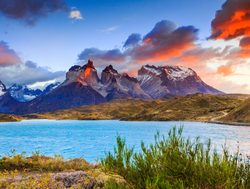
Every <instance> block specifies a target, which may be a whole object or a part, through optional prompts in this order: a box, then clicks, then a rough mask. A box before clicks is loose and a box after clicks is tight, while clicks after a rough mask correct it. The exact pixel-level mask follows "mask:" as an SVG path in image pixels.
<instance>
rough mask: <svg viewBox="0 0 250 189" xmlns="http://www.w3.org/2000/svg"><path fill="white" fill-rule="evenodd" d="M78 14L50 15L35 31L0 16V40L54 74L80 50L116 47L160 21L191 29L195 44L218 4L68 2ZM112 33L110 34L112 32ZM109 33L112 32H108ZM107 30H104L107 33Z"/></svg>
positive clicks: (206, 31) (138, 0)
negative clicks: (195, 34) (195, 35)
mask: <svg viewBox="0 0 250 189" xmlns="http://www.w3.org/2000/svg"><path fill="white" fill-rule="evenodd" d="M66 2H67V4H68V6H69V7H75V8H77V9H78V10H80V11H81V13H82V16H83V17H84V19H83V20H78V21H77V20H75V21H73V20H70V19H68V13H67V12H55V13H53V14H51V15H49V17H45V18H41V19H39V20H38V21H37V23H36V24H35V25H34V26H27V25H25V24H24V23H23V22H22V21H19V20H12V19H9V18H6V17H3V16H1V17H0V25H1V29H0V39H1V40H4V41H6V42H7V43H8V44H9V46H10V47H11V48H13V49H15V51H16V52H17V53H18V55H19V56H20V57H21V58H22V59H23V60H24V61H26V60H32V61H34V62H36V63H38V64H39V65H41V66H47V67H50V68H52V69H53V70H68V68H69V67H70V66H71V65H73V64H74V63H76V62H77V55H78V54H79V53H80V52H81V51H82V50H83V49H85V48H89V47H97V48H100V49H110V48H114V47H121V46H122V45H123V43H124V41H125V40H126V39H127V37H128V36H129V35H130V34H131V33H140V34H142V35H145V34H146V33H148V32H149V31H150V30H151V29H152V28H153V26H154V25H155V23H157V22H159V21H161V20H170V21H173V22H174V23H175V24H176V25H180V26H181V25H194V26H195V27H196V28H198V29H199V30H200V32H199V36H200V39H205V38H206V37H208V36H209V35H210V22H211V20H212V18H213V17H214V15H215V11H216V10H217V9H219V8H220V6H221V4H222V3H223V1H222V0H211V1H205V0H193V1H186V0H178V1H174V0H154V1H152V0H127V1H120V0H119V1H117V0H102V1H100V0H68V1H66ZM112 28H113V30H112ZM109 29H110V30H111V31H109ZM106 30H107V31H106Z"/></svg>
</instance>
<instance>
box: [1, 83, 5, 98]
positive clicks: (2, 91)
mask: <svg viewBox="0 0 250 189" xmlns="http://www.w3.org/2000/svg"><path fill="white" fill-rule="evenodd" d="M5 93H6V87H5V85H4V84H3V83H2V81H0V96H2V95H4V94H5Z"/></svg>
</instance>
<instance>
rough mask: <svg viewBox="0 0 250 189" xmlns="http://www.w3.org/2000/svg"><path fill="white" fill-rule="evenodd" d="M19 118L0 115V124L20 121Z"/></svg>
mask: <svg viewBox="0 0 250 189" xmlns="http://www.w3.org/2000/svg"><path fill="white" fill-rule="evenodd" d="M20 120H22V118H21V117H19V116H15V115H8V114H0V122H11V121H20Z"/></svg>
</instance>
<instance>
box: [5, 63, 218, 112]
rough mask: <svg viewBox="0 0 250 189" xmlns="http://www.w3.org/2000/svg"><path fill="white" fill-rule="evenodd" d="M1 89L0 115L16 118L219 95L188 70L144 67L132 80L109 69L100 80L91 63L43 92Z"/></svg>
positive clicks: (23, 89)
mask: <svg viewBox="0 0 250 189" xmlns="http://www.w3.org/2000/svg"><path fill="white" fill-rule="evenodd" d="M0 89H1V90H0V91H1V92H2V93H1V94H3V95H2V96H1V97H0V112H5V113H16V114H28V113H39V112H49V111H55V110H59V109H67V108H72V107H77V106H82V105H91V104H99V103H102V102H106V101H110V100H113V99H126V98H140V99H147V98H164V97H169V96H176V95H178V96H182V95H187V94H195V93H209V94H221V93H222V92H221V91H218V90H217V89H214V88H213V87H211V86H209V85H207V84H206V83H205V82H203V81H202V80H201V78H200V77H199V76H198V75H197V73H196V72H195V71H194V70H192V69H190V68H184V67H178V66H159V67H155V66H149V65H146V66H142V68H141V69H140V70H139V71H138V77H137V78H133V77H130V76H129V75H128V74H126V73H123V74H120V73H119V72H118V71H117V70H115V69H114V68H113V66H112V65H109V66H107V67H106V68H105V69H104V70H103V71H102V73H101V78H99V77H98V74H97V70H96V68H95V67H94V64H93V61H91V60H89V61H88V62H87V64H85V65H83V66H79V65H75V66H72V67H71V68H70V69H69V71H68V72H67V73H66V79H65V81H64V82H63V83H62V84H60V83H55V84H52V85H49V86H47V88H46V89H45V90H39V89H37V90H32V89H30V88H28V87H26V86H18V85H14V86H12V87H11V88H10V89H9V90H8V91H6V87H5V86H4V85H3V84H2V83H0ZM31 99H33V100H31ZM30 100H31V101H30Z"/></svg>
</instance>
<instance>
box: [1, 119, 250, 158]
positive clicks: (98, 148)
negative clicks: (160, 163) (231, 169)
mask: <svg viewBox="0 0 250 189" xmlns="http://www.w3.org/2000/svg"><path fill="white" fill-rule="evenodd" d="M174 126H177V127H180V126H183V127H184V130H183V136H184V137H190V138H191V139H195V138H196V137H197V136H200V139H201V140H202V141H207V140H208V139H209V138H211V139H212V144H213V146H216V148H217V149H218V150H220V149H221V147H222V145H224V144H225V143H226V145H227V146H228V148H229V149H230V150H231V151H236V150H237V147H238V146H239V148H240V151H241V152H242V153H243V154H250V127H244V126H229V125H218V124H211V123H198V122H172V121H171V122H129V121H51V120H29V121H21V122H12V123H0V144H1V145H0V155H1V156H4V155H9V154H11V151H12V150H15V151H16V152H17V153H22V152H26V154H27V155H30V154H31V153H32V152H34V151H39V152H40V153H41V154H43V155H48V156H53V155H55V154H58V155H62V156H63V157H64V158H66V159H68V158H76V157H83V158H85V159H86V160H87V161H89V162H95V161H97V160H99V159H100V158H102V157H103V156H104V155H105V152H108V151H113V148H114V145H115V143H116V136H117V135H121V136H122V137H125V138H126V141H127V144H128V145H129V146H134V147H135V149H136V150H139V147H140V143H141V141H143V142H144V143H145V144H150V143H153V142H154V135H155V134H156V133H157V131H159V132H160V134H161V135H165V136H166V135H167V133H168V131H169V130H170V129H171V128H173V127H174Z"/></svg>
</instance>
